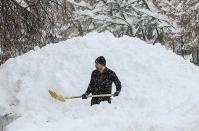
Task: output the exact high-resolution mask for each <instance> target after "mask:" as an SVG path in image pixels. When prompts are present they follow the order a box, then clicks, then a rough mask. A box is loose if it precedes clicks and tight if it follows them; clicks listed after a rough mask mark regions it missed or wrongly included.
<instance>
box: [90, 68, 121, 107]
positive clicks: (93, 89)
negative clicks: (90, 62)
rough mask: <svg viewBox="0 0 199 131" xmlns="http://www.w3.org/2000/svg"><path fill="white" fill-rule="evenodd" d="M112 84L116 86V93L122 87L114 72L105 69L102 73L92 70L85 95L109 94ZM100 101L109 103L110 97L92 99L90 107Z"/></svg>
mask: <svg viewBox="0 0 199 131" xmlns="http://www.w3.org/2000/svg"><path fill="white" fill-rule="evenodd" d="M113 82H114V84H115V86H116V91H120V90H121V87H122V86H121V82H120V80H119V79H118V77H117V75H116V74H115V72H114V71H112V70H110V69H108V68H107V67H106V68H105V69H104V71H103V72H102V73H101V72H100V71H98V70H94V71H93V72H92V74H91V80H90V83H89V85H88V89H87V91H86V94H87V95H89V94H90V93H92V95H99V94H111V90H112V83H113ZM101 101H108V102H109V103H111V99H110V97H98V98H92V100H91V105H93V104H99V103H100V102H101Z"/></svg>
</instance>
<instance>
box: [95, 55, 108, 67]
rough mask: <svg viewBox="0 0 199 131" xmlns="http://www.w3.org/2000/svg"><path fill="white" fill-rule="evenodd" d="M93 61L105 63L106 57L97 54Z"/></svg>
mask: <svg viewBox="0 0 199 131" xmlns="http://www.w3.org/2000/svg"><path fill="white" fill-rule="evenodd" d="M95 63H99V64H101V65H104V66H105V65H106V59H105V58H104V56H99V57H98V58H97V59H96V60H95Z"/></svg>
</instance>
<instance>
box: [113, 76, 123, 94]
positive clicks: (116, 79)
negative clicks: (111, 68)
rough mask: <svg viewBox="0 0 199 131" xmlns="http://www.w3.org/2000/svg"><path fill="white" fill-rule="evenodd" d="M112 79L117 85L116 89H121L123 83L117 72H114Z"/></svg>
mask: <svg viewBox="0 0 199 131" xmlns="http://www.w3.org/2000/svg"><path fill="white" fill-rule="evenodd" d="M112 79H113V82H114V84H115V86H116V91H121V88H122V85H121V82H120V80H119V78H118V77H117V75H116V74H115V72H113V74H112Z"/></svg>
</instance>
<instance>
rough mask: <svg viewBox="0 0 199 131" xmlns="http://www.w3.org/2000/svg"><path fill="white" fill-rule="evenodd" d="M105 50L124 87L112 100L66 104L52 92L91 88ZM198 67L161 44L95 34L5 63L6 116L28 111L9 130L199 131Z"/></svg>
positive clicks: (1, 79)
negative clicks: (98, 62) (95, 65)
mask: <svg viewBox="0 0 199 131" xmlns="http://www.w3.org/2000/svg"><path fill="white" fill-rule="evenodd" d="M100 55H103V56H105V57H106V59H107V66H108V67H109V68H110V69H112V70H114V71H115V72H116V73H117V75H118V77H119V78H120V80H121V82H122V85H123V88H122V92H121V94H120V96H119V97H115V98H113V101H112V104H108V103H107V102H103V103H101V104H100V105H96V106H92V107H91V106H90V100H89V99H88V100H81V99H75V100H67V101H66V102H65V103H61V102H58V101H56V100H54V99H52V98H51V97H50V96H49V94H48V90H49V89H54V90H56V91H57V92H59V93H60V94H62V95H64V96H73V95H81V94H82V93H84V92H85V90H86V89H87V85H88V82H89V80H90V74H91V72H92V70H94V60H95V58H96V57H98V56H100ZM197 68H198V67H195V66H194V65H192V64H190V63H189V62H187V61H185V60H184V59H183V58H181V57H180V56H176V55H175V54H174V53H172V52H171V51H167V50H166V49H164V47H162V46H161V45H156V46H153V45H147V44H146V43H145V42H143V41H141V40H139V39H136V38H130V37H127V36H124V37H122V38H115V37H114V36H113V35H112V34H110V33H108V32H106V33H100V34H98V33H90V34H88V35H86V36H84V37H78V38H73V39H70V40H67V41H64V42H60V43H58V44H50V45H47V46H45V47H44V48H42V49H39V48H35V50H34V51H30V52H28V53H26V54H24V55H22V56H20V57H17V58H14V59H10V60H8V61H7V62H6V63H5V64H4V65H3V66H1V68H0V83H1V84H0V96H1V98H0V113H1V114H5V113H8V112H15V113H17V114H20V115H21V117H20V118H18V119H17V120H15V121H14V122H13V123H11V124H10V125H9V126H8V127H7V131H79V130H82V131H102V130H103V131H182V130H184V131H198V130H199V117H198V116H199V86H198V85H199V84H198V79H199V70H198V69H197ZM113 91H115V86H113ZM1 114H0V115H1Z"/></svg>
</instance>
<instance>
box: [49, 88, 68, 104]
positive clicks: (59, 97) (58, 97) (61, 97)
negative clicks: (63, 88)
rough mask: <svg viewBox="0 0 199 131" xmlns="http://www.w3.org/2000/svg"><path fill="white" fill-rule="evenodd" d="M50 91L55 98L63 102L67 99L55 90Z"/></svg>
mask: <svg viewBox="0 0 199 131" xmlns="http://www.w3.org/2000/svg"><path fill="white" fill-rule="evenodd" d="M48 92H49V93H50V96H51V97H53V98H54V99H56V100H59V101H62V102H65V101H66V100H65V99H64V97H63V96H61V95H58V94H57V93H56V92H55V91H52V90H49V91H48Z"/></svg>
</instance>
